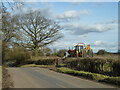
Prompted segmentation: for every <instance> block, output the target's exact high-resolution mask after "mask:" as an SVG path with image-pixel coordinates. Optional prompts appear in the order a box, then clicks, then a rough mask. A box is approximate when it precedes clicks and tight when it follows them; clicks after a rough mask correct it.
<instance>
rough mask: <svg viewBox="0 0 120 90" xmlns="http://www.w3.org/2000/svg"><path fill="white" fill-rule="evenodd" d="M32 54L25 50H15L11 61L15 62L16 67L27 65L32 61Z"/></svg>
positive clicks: (19, 48)
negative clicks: (29, 60)
mask: <svg viewBox="0 0 120 90" xmlns="http://www.w3.org/2000/svg"><path fill="white" fill-rule="evenodd" d="M30 56H31V54H30V53H29V52H28V51H27V50H25V49H24V48H21V47H18V48H14V49H13V51H12V52H11V59H12V60H15V66H17V65H21V64H25V63H26V62H27V61H28V59H30Z"/></svg>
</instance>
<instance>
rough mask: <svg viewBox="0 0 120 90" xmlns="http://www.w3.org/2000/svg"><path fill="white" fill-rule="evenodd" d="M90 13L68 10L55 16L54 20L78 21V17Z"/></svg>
mask: <svg viewBox="0 0 120 90" xmlns="http://www.w3.org/2000/svg"><path fill="white" fill-rule="evenodd" d="M90 13H91V12H90V11H88V10H81V11H76V10H70V11H66V12H64V13H62V14H59V15H56V16H55V19H61V20H66V21H70V20H78V19H79V18H80V17H79V15H87V14H90Z"/></svg>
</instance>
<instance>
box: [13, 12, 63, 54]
mask: <svg viewBox="0 0 120 90" xmlns="http://www.w3.org/2000/svg"><path fill="white" fill-rule="evenodd" d="M14 17H16V19H17V20H16V21H17V23H16V27H19V30H20V31H21V32H22V37H23V39H22V41H21V42H20V43H21V44H22V45H23V46H24V47H26V48H29V49H31V50H34V52H35V56H37V51H38V49H39V48H40V47H43V46H46V45H48V44H51V43H53V42H55V41H56V40H58V39H59V38H61V34H60V30H61V27H60V26H59V25H58V24H57V23H55V22H54V21H52V20H50V19H48V18H45V17H44V16H41V12H40V11H30V12H28V13H25V14H21V15H18V16H17V15H15V16H14Z"/></svg>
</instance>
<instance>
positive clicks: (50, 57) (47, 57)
mask: <svg viewBox="0 0 120 90" xmlns="http://www.w3.org/2000/svg"><path fill="white" fill-rule="evenodd" d="M59 58H60V57H56V56H54V57H53V56H46V57H45V56H44V57H42V56H40V57H33V58H32V60H33V61H37V60H44V59H59Z"/></svg>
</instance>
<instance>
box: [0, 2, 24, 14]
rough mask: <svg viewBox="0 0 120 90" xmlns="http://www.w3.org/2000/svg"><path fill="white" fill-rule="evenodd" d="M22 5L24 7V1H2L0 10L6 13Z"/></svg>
mask: <svg viewBox="0 0 120 90" xmlns="http://www.w3.org/2000/svg"><path fill="white" fill-rule="evenodd" d="M20 5H24V0H13V1H12V2H10V1H9V0H0V9H1V10H2V12H6V10H7V8H11V9H12V10H14V8H18V7H19V6H20Z"/></svg>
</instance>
